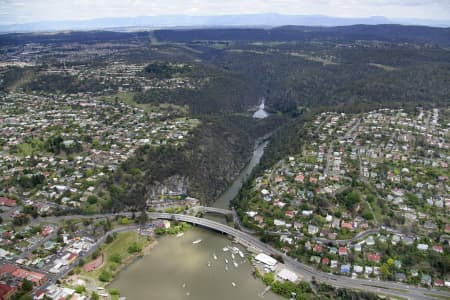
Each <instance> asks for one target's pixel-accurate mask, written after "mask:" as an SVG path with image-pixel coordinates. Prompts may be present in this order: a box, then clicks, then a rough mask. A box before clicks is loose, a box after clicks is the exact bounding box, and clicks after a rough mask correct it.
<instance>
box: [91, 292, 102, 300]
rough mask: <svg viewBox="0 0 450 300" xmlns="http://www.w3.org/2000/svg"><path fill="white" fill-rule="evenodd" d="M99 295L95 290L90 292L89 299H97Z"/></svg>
mask: <svg viewBox="0 0 450 300" xmlns="http://www.w3.org/2000/svg"><path fill="white" fill-rule="evenodd" d="M99 299H100V297H99V295H98V294H97V293H96V292H92V294H91V300H99Z"/></svg>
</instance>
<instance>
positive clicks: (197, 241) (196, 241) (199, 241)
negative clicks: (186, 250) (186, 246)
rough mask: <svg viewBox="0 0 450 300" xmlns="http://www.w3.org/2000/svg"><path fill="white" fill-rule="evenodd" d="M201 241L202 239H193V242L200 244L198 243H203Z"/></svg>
mask: <svg viewBox="0 0 450 300" xmlns="http://www.w3.org/2000/svg"><path fill="white" fill-rule="evenodd" d="M201 242H202V240H201V239H198V240H195V241H193V242H192V244H198V243H201Z"/></svg>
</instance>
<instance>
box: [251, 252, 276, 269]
mask: <svg viewBox="0 0 450 300" xmlns="http://www.w3.org/2000/svg"><path fill="white" fill-rule="evenodd" d="M255 260H257V261H259V262H261V263H263V264H265V265H266V266H268V267H271V268H273V267H275V265H276V264H277V260H276V259H275V258H273V257H271V256H269V255H267V254H265V253H260V254H258V255H256V256H255Z"/></svg>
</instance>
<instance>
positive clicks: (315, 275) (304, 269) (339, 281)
mask: <svg viewBox="0 0 450 300" xmlns="http://www.w3.org/2000/svg"><path fill="white" fill-rule="evenodd" d="M211 209H212V210H213V212H215V213H217V212H219V211H220V212H221V213H224V214H226V215H228V214H232V211H227V210H223V209H216V208H211ZM207 210H209V208H208V209H206V211H207ZM116 215H122V216H124V215H125V216H131V215H132V213H120V214H98V215H91V216H86V215H76V216H59V217H48V218H39V219H37V220H38V221H46V222H55V221H61V220H69V219H79V218H105V217H112V216H116ZM148 217H149V218H150V219H165V220H173V221H182V222H187V223H190V224H193V225H197V226H201V227H204V228H207V229H211V230H214V231H217V232H220V233H222V234H227V235H229V236H231V237H233V238H235V239H236V241H237V242H239V243H241V244H242V245H244V246H246V247H250V248H253V249H257V250H258V252H264V253H266V254H268V255H277V256H279V257H281V258H282V259H283V261H284V263H285V264H286V266H287V267H288V268H290V269H291V270H293V271H295V272H297V273H298V274H300V275H301V276H302V279H303V280H305V281H312V280H316V281H318V282H323V283H327V284H329V285H332V286H335V287H341V288H352V289H358V290H363V291H370V292H374V293H378V294H385V295H390V296H396V297H401V298H407V299H432V298H433V297H432V296H434V297H435V298H437V299H445V298H450V293H449V292H447V291H442V290H438V289H425V288H421V287H416V286H408V285H405V284H402V283H396V282H387V281H376V280H364V279H353V278H350V277H346V276H338V275H334V274H329V273H324V272H322V271H319V270H316V269H315V268H313V267H310V266H308V265H305V264H303V263H300V262H298V261H297V260H295V259H293V258H291V257H289V256H287V255H286V254H285V253H282V252H280V251H279V250H277V249H275V248H273V247H271V246H270V245H268V244H266V243H263V242H261V241H260V240H259V239H258V238H257V237H255V236H253V235H251V234H249V233H246V232H243V231H241V230H239V229H236V228H233V227H230V226H228V225H226V224H222V223H219V222H216V221H212V220H209V219H205V218H199V217H195V216H191V215H185V214H170V213H158V212H151V213H148ZM136 229H137V227H136V226H129V227H125V228H117V229H114V230H112V231H110V232H108V233H107V234H105V235H104V236H103V237H102V238H101V239H100V240H98V241H97V243H96V244H95V246H94V247H93V249H91V250H90V251H88V252H87V253H85V255H83V257H87V256H89V255H90V254H91V253H92V252H93V251H94V250H95V249H97V248H98V247H99V246H100V245H101V244H102V243H103V242H104V241H105V240H106V237H107V236H108V235H109V234H111V233H113V232H123V231H127V230H136ZM83 257H79V258H78V260H79V259H81V258H83ZM76 265H77V263H74V264H72V265H71V266H70V268H69V269H66V270H65V271H64V274H67V273H68V272H69V271H70V270H71V269H73V268H74V267H75V266H76ZM64 274H58V275H56V276H50V278H51V279H52V280H51V281H53V282H55V281H56V280H57V279H59V278H61V277H62V276H63V275H64Z"/></svg>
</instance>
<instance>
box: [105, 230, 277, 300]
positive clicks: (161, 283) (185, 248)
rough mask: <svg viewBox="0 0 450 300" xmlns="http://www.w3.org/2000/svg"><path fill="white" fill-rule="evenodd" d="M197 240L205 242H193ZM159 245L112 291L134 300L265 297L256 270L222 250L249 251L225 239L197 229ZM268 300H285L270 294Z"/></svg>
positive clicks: (123, 274)
mask: <svg viewBox="0 0 450 300" xmlns="http://www.w3.org/2000/svg"><path fill="white" fill-rule="evenodd" d="M196 239H201V240H202V242H201V243H199V244H192V241H194V240H196ZM158 242H159V243H158V245H157V246H156V247H155V248H153V249H152V250H151V252H150V254H149V255H147V256H144V257H142V258H139V259H138V260H137V261H136V262H134V263H133V264H131V265H130V266H128V267H127V268H125V269H124V270H122V271H121V272H120V274H119V277H118V278H117V279H116V280H115V281H114V282H113V283H112V284H111V285H110V286H109V287H110V288H117V289H119V291H120V293H121V295H122V296H125V297H127V299H129V300H152V299H155V300H181V299H195V300H211V299H214V300H230V299H233V300H240V299H246V300H253V299H254V300H258V299H262V298H261V297H260V296H259V294H260V293H261V292H262V291H263V290H264V288H265V286H264V283H263V282H262V281H261V280H260V279H257V278H254V276H253V275H252V271H253V267H252V266H251V265H250V264H249V263H248V262H247V261H246V260H245V259H242V258H241V257H240V256H239V255H235V261H236V262H237V263H238V267H237V268H236V267H235V266H234V265H233V263H232V262H233V259H232V257H231V252H230V251H227V252H223V250H222V248H223V247H225V246H228V245H233V246H238V247H239V248H240V249H242V250H244V249H243V247H241V246H240V245H235V244H232V242H231V240H230V239H229V238H227V237H226V236H225V235H220V234H217V233H215V232H212V231H210V230H206V229H201V228H198V227H194V228H192V229H190V230H188V231H187V232H186V233H185V234H184V236H182V237H175V236H163V237H161V238H160V239H159V240H158ZM214 253H215V254H216V256H217V260H214V258H213V255H214ZM225 258H226V259H227V260H228V270H226V269H225V266H226V265H227V264H226V263H225ZM208 262H209V263H210V267H208ZM233 283H235V286H233ZM183 286H184V287H183ZM264 299H267V300H281V299H282V298H281V297H279V296H278V295H275V294H273V293H272V292H269V293H267V294H266V295H265V296H264Z"/></svg>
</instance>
